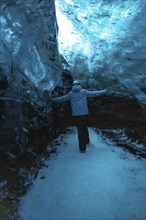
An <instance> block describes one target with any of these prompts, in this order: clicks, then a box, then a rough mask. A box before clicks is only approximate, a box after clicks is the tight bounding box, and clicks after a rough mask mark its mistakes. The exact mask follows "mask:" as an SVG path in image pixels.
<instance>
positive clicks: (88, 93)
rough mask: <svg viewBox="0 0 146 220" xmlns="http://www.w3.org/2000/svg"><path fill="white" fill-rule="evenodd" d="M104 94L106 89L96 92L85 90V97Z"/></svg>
mask: <svg viewBox="0 0 146 220" xmlns="http://www.w3.org/2000/svg"><path fill="white" fill-rule="evenodd" d="M106 92H107V90H106V89H103V90H96V91H88V90H86V94H87V97H95V96H99V95H103V94H105V93H106Z"/></svg>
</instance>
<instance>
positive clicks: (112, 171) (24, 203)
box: [19, 127, 146, 220]
mask: <svg viewBox="0 0 146 220" xmlns="http://www.w3.org/2000/svg"><path fill="white" fill-rule="evenodd" d="M70 129H71V131H70V132H69V134H65V135H61V137H62V136H63V140H62V144H61V145H60V146H58V156H53V155H52V156H51V160H47V161H46V164H47V165H48V167H43V168H42V169H41V170H40V172H39V174H38V176H37V178H36V180H35V181H34V183H33V186H32V188H31V189H30V191H29V192H28V193H27V194H26V195H25V196H24V197H22V199H21V202H20V209H19V219H20V220H116V219H117V220H136V219H137V220H145V219H146V216H145V211H146V201H145V198H146V194H145V193H146V179H145V178H146V171H145V165H146V161H145V160H144V159H138V158H137V157H136V156H134V155H132V154H130V153H129V152H126V151H124V150H123V149H122V148H118V147H114V146H112V145H111V144H108V143H106V142H105V141H104V140H103V139H102V137H101V136H100V134H97V133H96V132H95V131H94V129H92V128H89V133H90V139H91V143H90V144H89V145H88V148H87V151H86V153H80V152H79V149H78V143H77V131H76V129H75V128H74V127H71V128H70ZM61 137H59V138H58V140H59V139H60V138H61ZM65 142H66V143H65ZM42 176H44V177H45V178H44V179H41V177H42Z"/></svg>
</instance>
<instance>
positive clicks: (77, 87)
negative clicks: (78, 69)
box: [71, 85, 82, 92]
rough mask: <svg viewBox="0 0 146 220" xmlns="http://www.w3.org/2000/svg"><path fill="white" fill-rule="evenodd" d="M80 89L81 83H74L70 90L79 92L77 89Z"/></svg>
mask: <svg viewBox="0 0 146 220" xmlns="http://www.w3.org/2000/svg"><path fill="white" fill-rule="evenodd" d="M81 89H82V87H81V85H74V86H73V87H72V90H71V91H72V92H79V91H81Z"/></svg>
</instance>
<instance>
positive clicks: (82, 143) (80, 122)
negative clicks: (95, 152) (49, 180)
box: [52, 80, 107, 153]
mask: <svg viewBox="0 0 146 220" xmlns="http://www.w3.org/2000/svg"><path fill="white" fill-rule="evenodd" d="M106 91H107V90H106V89H104V90H97V91H88V90H86V89H83V88H82V86H81V85H80V82H79V81H77V80H75V81H74V82H73V84H72V89H71V91H70V92H69V93H67V94H66V95H63V96H60V97H57V98H52V101H53V102H66V101H70V103H71V109H72V116H73V117H74V119H75V123H76V126H77V130H78V142H79V149H80V152H82V153H84V152H85V151H86V145H87V144H88V143H89V141H90V139H89V132H88V128H87V125H86V117H87V115H88V114H89V108H88V98H89V97H95V96H99V95H102V94H105V93H106Z"/></svg>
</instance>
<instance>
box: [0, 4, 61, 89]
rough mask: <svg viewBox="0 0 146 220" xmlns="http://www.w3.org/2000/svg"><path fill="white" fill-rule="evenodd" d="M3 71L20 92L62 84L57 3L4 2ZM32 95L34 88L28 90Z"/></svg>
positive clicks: (2, 18) (2, 12)
mask: <svg viewBox="0 0 146 220" xmlns="http://www.w3.org/2000/svg"><path fill="white" fill-rule="evenodd" d="M0 25H1V45H0V53H1V54H2V59H1V68H2V70H3V72H4V73H5V74H6V75H7V77H8V81H9V82H10V84H11V86H12V87H13V88H15V89H16V87H19V89H18V88H17V89H18V90H21V91H17V92H20V93H21V92H25V91H22V90H27V89H28V85H25V83H26V82H27V83H28V84H30V87H31V86H32V87H33V86H34V87H37V88H39V90H44V89H47V90H49V89H51V88H52V87H54V85H56V84H57V83H58V82H59V81H60V75H61V66H60V60H59V54H58V43H57V40H58V39H57V34H58V27H57V22H56V13H55V5H54V0H44V1H36V0H30V1H21V0H17V1H2V2H1V17H0ZM29 89H30V91H28V92H32V91H31V88H29Z"/></svg>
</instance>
